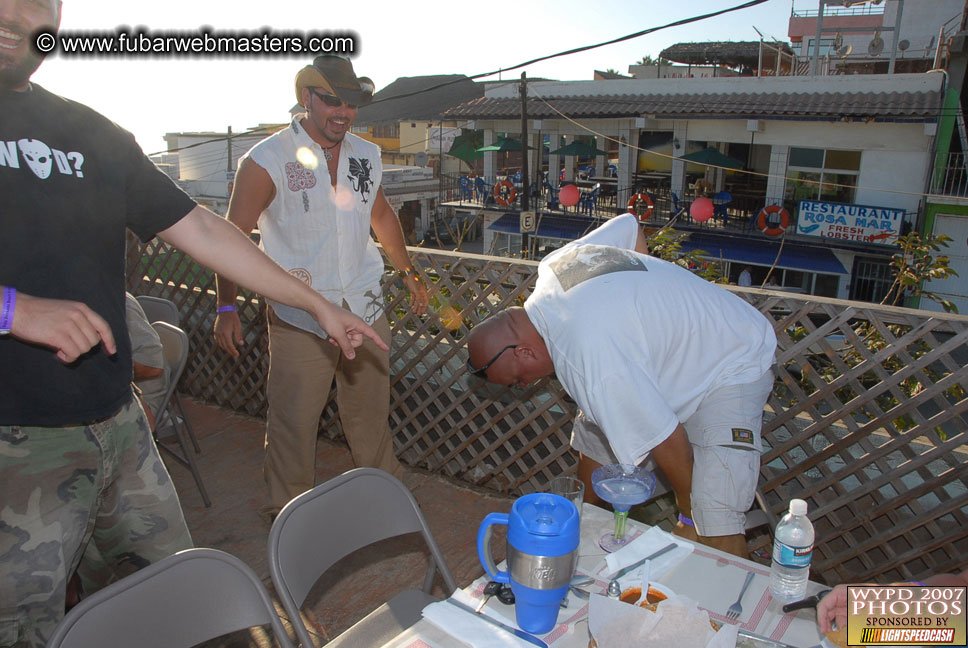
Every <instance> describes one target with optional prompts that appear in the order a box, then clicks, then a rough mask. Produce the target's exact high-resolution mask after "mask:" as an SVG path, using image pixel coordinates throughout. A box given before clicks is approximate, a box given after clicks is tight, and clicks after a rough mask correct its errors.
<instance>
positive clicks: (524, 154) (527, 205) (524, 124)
mask: <svg viewBox="0 0 968 648" xmlns="http://www.w3.org/2000/svg"><path fill="white" fill-rule="evenodd" d="M530 184H531V183H530V182H528V73H527V72H522V73H521V211H522V212H526V211H530V209H531V200H530V198H531V197H530V196H529V194H530V189H531V187H530ZM528 238H529V237H528V234H527V232H521V256H522V258H526V255H527V253H528V245H529V241H528Z"/></svg>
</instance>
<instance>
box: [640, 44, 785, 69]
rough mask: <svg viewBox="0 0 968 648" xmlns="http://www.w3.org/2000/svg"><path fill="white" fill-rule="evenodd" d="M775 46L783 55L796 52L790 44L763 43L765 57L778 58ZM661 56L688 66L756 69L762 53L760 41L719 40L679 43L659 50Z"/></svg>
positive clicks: (772, 59)
mask: <svg viewBox="0 0 968 648" xmlns="http://www.w3.org/2000/svg"><path fill="white" fill-rule="evenodd" d="M774 48H779V49H780V50H781V51H782V52H783V53H784V54H790V55H792V54H793V49H792V48H791V47H790V45H789V44H787V43H764V44H763V60H764V63H765V62H766V61H774V62H775V60H776V53H775V51H776V50H775V49H774ZM659 56H660V57H661V58H664V59H668V60H670V61H673V62H675V63H684V64H687V65H726V66H729V67H744V66H745V67H749V68H752V69H756V65H757V63H758V61H759V56H760V41H741V42H735V43H734V42H732V41H719V42H709V43H676V44H675V45H672V46H670V47H667V48H665V49H664V50H662V51H661V52H659Z"/></svg>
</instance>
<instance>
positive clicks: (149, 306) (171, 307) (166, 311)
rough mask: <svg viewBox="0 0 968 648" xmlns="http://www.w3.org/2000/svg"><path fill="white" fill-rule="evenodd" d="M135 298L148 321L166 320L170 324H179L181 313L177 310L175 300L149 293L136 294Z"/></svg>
mask: <svg viewBox="0 0 968 648" xmlns="http://www.w3.org/2000/svg"><path fill="white" fill-rule="evenodd" d="M135 299H137V300H138V305H139V306H141V310H143V311H144V312H145V316H146V317H147V318H148V321H149V322H168V323H169V324H171V325H172V326H181V313H179V312H178V307H177V306H175V302H173V301H171V300H169V299H165V298H163V297H151V296H149V295H137V296H135Z"/></svg>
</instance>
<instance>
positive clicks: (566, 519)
mask: <svg viewBox="0 0 968 648" xmlns="http://www.w3.org/2000/svg"><path fill="white" fill-rule="evenodd" d="M580 540H581V522H580V518H579V516H578V509H577V508H576V507H575V505H574V504H573V503H571V502H570V501H569V500H567V499H565V498H564V497H561V496H560V495H553V494H551V493H531V494H530V495H525V496H523V497H520V498H518V499H517V501H515V502H514V504H513V505H512V506H511V515H510V519H509V521H508V542H510V543H511V544H512V545H513V546H514V547H515V548H516V549H518V550H519V551H523V552H525V553H529V554H533V555H546V556H556V555H560V554H563V553H567V552H569V551H572V550H573V549H574V548H575V547H577V546H578V542H579V541H580Z"/></svg>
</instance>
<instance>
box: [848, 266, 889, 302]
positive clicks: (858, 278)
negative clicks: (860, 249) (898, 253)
mask: <svg viewBox="0 0 968 648" xmlns="http://www.w3.org/2000/svg"><path fill="white" fill-rule="evenodd" d="M893 283H894V275H893V273H892V272H891V263H890V260H889V259H887V258H883V257H860V256H859V257H857V258H856V259H854V271H853V272H852V273H851V281H850V296H849V298H850V299H854V300H857V301H866V302H874V303H880V301H881V300H882V299H884V297H885V296H886V295H887V291H888V290H890V288H891V285H892V284H893Z"/></svg>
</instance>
